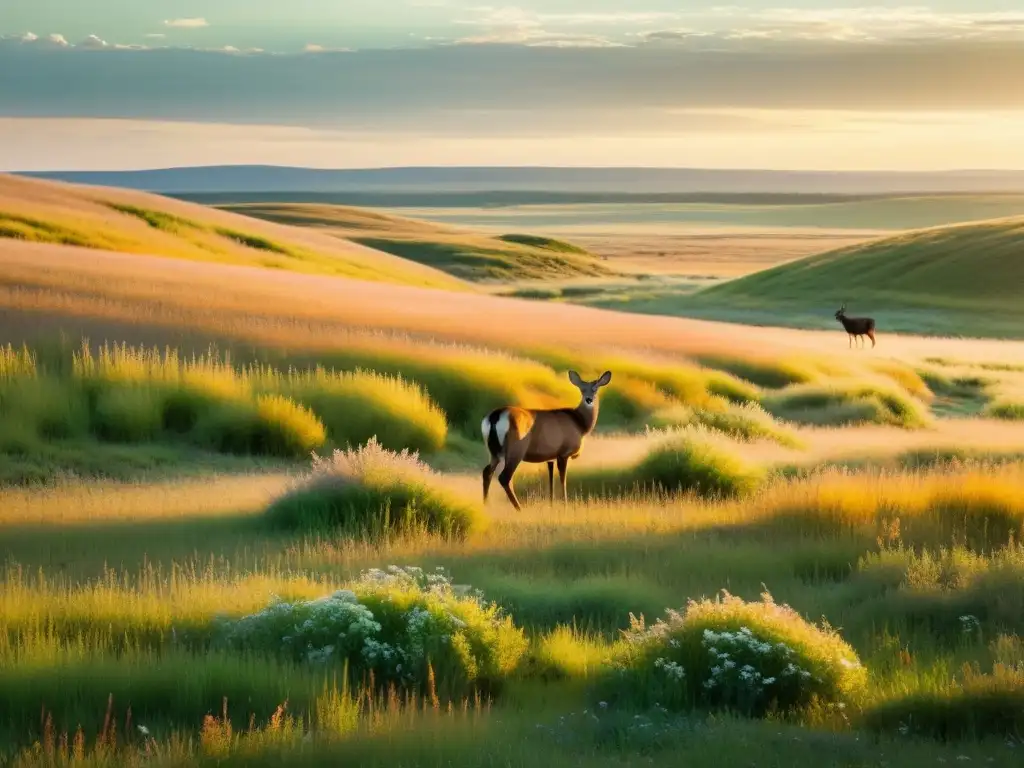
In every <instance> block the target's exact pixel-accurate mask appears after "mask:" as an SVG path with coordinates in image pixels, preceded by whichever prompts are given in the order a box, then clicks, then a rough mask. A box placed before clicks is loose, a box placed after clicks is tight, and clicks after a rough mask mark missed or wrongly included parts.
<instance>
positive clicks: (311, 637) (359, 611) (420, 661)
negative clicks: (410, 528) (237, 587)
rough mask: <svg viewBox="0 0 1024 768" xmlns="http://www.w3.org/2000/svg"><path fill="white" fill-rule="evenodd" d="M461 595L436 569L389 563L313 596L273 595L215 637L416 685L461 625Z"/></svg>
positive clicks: (463, 627)
mask: <svg viewBox="0 0 1024 768" xmlns="http://www.w3.org/2000/svg"><path fill="white" fill-rule="evenodd" d="M398 593H401V594H402V599H401V600H400V601H399V600H396V596H397V594H398ZM409 593H413V594H411V595H410V594H409ZM464 599H465V598H462V597H461V596H460V595H459V594H457V592H456V591H455V590H454V589H453V588H452V585H451V580H450V578H449V577H448V576H447V574H446V573H445V572H444V569H442V568H437V569H435V570H434V571H431V572H424V570H423V569H422V568H417V567H405V568H402V567H399V566H394V565H392V566H389V567H388V568H386V569H384V570H381V569H371V570H369V571H366V572H364V573H363V574H361V576H360V578H359V579H358V580H357V581H356V582H355V584H354V585H353V588H352V589H341V590H338V591H336V592H334V593H333V594H330V595H325V596H324V597H320V598H317V599H315V600H309V601H300V602H286V601H282V600H280V599H276V598H275V600H274V602H272V603H271V605H269V606H267V607H266V608H264V609H263V610H262V611H260V612H258V613H255V614H252V615H250V616H244V617H242V618H240V619H237V620H235V621H228V622H226V623H225V625H224V635H223V636H224V639H225V640H226V641H227V642H228V643H229V644H230V645H232V646H235V647H239V646H240V647H242V648H248V649H253V650H259V651H271V652H280V653H282V654H284V655H285V656H287V657H290V658H292V659H293V660H295V661H305V662H308V663H311V664H341V663H343V662H345V661H346V660H347V661H348V662H349V664H350V665H353V667H354V669H353V671H356V672H358V670H360V669H363V670H368V669H373V670H374V671H375V673H376V675H377V678H378V679H382V678H389V679H396V680H398V681H401V682H406V683H416V682H422V679H421V678H422V677H423V675H424V674H425V670H426V666H427V661H428V660H431V659H432V660H434V661H435V662H436V661H437V657H438V656H439V655H446V654H447V653H451V652H452V651H450V650H449V649H451V648H452V646H453V638H454V636H455V635H456V634H460V633H463V632H465V631H467V625H466V622H465V621H464V620H462V619H461V618H460V617H459V616H458V615H456V613H457V612H461V611H462V609H461V608H460V607H459V606H460V604H461V603H462V602H463V601H464ZM468 599H469V600H473V601H479V599H480V596H479V595H473V596H471V597H470V598H468ZM399 606H402V607H399ZM473 610H477V609H476V608H474V609H473ZM375 613H376V614H377V615H375ZM385 626H386V627H387V629H386V630H385V628H384V627H385Z"/></svg>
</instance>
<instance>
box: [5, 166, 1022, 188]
mask: <svg viewBox="0 0 1024 768" xmlns="http://www.w3.org/2000/svg"><path fill="white" fill-rule="evenodd" d="M19 175H23V176H31V177H34V178H42V179H51V180H57V181H69V182H73V183H78V184H91V185H100V186H113V187H125V188H128V189H137V190H145V191H150V192H161V193H165V194H193V193H194V194H229V193H248V194H253V193H262V194H266V193H290V194H297V193H313V194H329V193H352V192H364V193H365V192H379V193H432V194H443V193H448V194H451V193H467V192H470V193H471V192H534V193H549V194H550V193H562V194H591V195H592V194H605V195H607V194H615V195H627V194H628V195H659V194H660V195H672V194H814V195H892V194H943V193H950V194H955V193H959V194H971V193H979V194H980V193H1013V192H1024V171H994V170H962V171H939V172H904V171H892V172H881V171H863V172H861V171H774V170H742V169H738V170H731V169H725V170H719V169H701V168H547V167H444V168H442V167H434V168H432V167H401V168H361V169H338V170H331V169H319V168H296V167H287V166H268V165H231V166H225V165H221V166H195V167H182V168H159V169H152V170H140V171H45V172H24V173H21V174H19Z"/></svg>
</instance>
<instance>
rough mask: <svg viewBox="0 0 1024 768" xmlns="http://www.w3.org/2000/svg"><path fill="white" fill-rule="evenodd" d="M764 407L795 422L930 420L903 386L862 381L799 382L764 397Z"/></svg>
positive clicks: (915, 424) (900, 423) (911, 424)
mask: <svg viewBox="0 0 1024 768" xmlns="http://www.w3.org/2000/svg"><path fill="white" fill-rule="evenodd" d="M763 405H764V407H765V410H767V411H768V412H769V413H771V414H772V415H773V416H775V417H777V418H781V419H785V420H786V421H792V422H795V423H797V424H810V425H816V426H835V427H839V426H852V425H857V424H881V425H888V426H895V427H903V428H904V429H918V428H921V427H925V426H927V425H928V424H929V423H930V421H931V416H930V413H929V412H928V409H927V407H926V406H925V405H924V404H923V403H922V402H921V401H920V400H917V399H915V398H914V397H912V396H911V395H909V394H908V393H907V392H905V391H904V390H902V389H898V388H895V387H891V388H890V387H882V386H877V385H874V384H864V383H857V382H851V383H830V384H800V385H796V386H792V387H787V388H786V389H783V390H781V391H779V392H777V393H775V394H772V395H769V396H767V397H765V398H764V400H763Z"/></svg>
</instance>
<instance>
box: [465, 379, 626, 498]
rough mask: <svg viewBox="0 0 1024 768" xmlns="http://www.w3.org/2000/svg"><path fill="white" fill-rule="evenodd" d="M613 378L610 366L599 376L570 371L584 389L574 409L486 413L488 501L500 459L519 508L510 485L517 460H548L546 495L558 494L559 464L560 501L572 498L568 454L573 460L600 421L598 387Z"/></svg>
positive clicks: (502, 477) (502, 479) (509, 490)
mask: <svg viewBox="0 0 1024 768" xmlns="http://www.w3.org/2000/svg"><path fill="white" fill-rule="evenodd" d="M611 380H612V374H611V371H605V373H604V374H603V375H602V376H601V378H599V379H597V380H596V381H583V379H581V378H580V375H579V374H578V373H576V371H569V381H571V382H572V383H573V384H574V385H575V386H576V388H577V389H579V391H580V404H579V405H577V406H576V407H575V408H555V409H552V410H533V409H527V408H515V407H512V406H506V407H504V408H496V409H495V410H493V411H491V412H490V413H489V414H487V416H486V417H485V418H484V420H483V422H482V423H481V425H480V428H481V431H482V432H483V436H484V443H486V445H487V450H488V451H489V452H490V454H491V460H490V463H488V465H487V466H486V467H484V471H483V481H484V501H485V502H486V501H487V493H488V491H489V490H490V487H491V479H492V478H493V477H494V473H495V471H496V470H497V468H498V465H499V464H504V466H503V467H502V468H501V472H500V473H499V475H498V483H499V484H500V485H501V487H502V488H503V489H504V490H505V494H506V495H507V496H508V500H509V501H510V502H512V506H513V507H515V508H516V509H517V510H521V509H522V507H520V506H519V499H517V498H516V492H515V489H513V487H512V478H513V477H514V476H515V473H516V470H517V469H518V468H519V465H520V464H522V463H523V462H524V461H525V462H526V463H528V464H544V463H546V464H547V465H548V494H549V496H550V498H551V500H552V501H554V499H555V466H556V465H557V467H558V479H559V480H560V481H561V483H562V500H563V501H568V493H567V491H566V475H567V472H568V468H569V459H575V458H577V457H578V456H579V455H580V451H581V450H582V449H583V439H584V438H585V437H586V436H587V435H589V434H590V433H591V432H593V431H594V427H595V426H596V425H597V411H598V404H597V391H598V390H599V389H600V388H601V387H604V386H607V385H608V383H609V382H610V381H611Z"/></svg>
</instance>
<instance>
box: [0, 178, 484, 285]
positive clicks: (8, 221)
mask: <svg viewBox="0 0 1024 768" xmlns="http://www.w3.org/2000/svg"><path fill="white" fill-rule="evenodd" d="M5 240H8V241H9V240H18V241H23V242H32V243H43V244H51V245H67V246H77V247H80V248H90V249H98V250H105V251H117V252H120V253H133V254H147V255H154V256H167V257H172V258H177V259H186V260H190V261H205V262H218V263H223V264H235V265H245V266H256V267H264V268H268V269H275V270H285V271H289V272H300V273H305V274H315V275H337V276H344V277H354V278H358V279H361V280H372V281H380V282H393V283H399V284H405V285H421V286H427V287H436V288H446V289H449V290H460V289H463V288H465V287H466V286H464V285H463V284H461V283H460V281H458V280H457V279H453V278H452V277H451V276H449V275H446V274H445V273H443V272H440V271H438V270H434V269H430V268H428V267H424V266H423V265H420V264H416V263H411V262H407V261H404V260H403V259H399V258H396V257H394V256H391V255H389V254H387V253H382V252H375V251H373V250H371V249H369V248H366V247H362V246H359V245H358V244H355V243H344V242H339V241H338V240H337V239H335V238H331V237H325V236H323V235H320V234H318V233H315V232H309V231H305V230H300V229H297V228H294V227H285V226H281V225H277V224H269V223H266V222H260V221H254V220H252V219H247V218H243V217H241V216H238V215H235V214H231V213H226V212H223V211H217V210H214V209H210V208H205V207H202V206H199V205H195V204H191V203H184V202H181V201H178V200H170V199H168V198H163V197H159V196H156V195H150V194H146V193H141V192H128V191H124V190H115V189H102V188H88V187H75V186H71V185H67V184H60V183H54V182H44V181H33V180H28V179H23V178H18V177H14V176H4V175H0V246H2V244H3V242H4V241H5Z"/></svg>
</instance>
